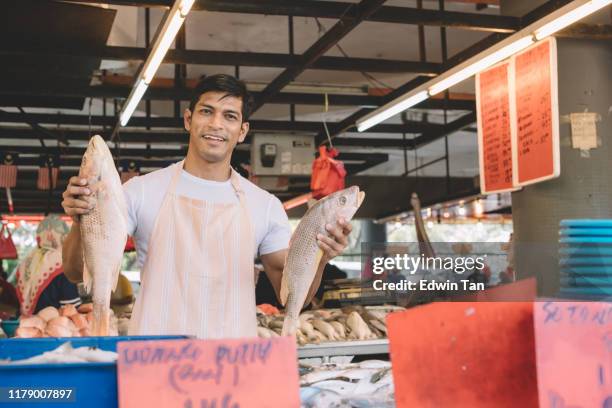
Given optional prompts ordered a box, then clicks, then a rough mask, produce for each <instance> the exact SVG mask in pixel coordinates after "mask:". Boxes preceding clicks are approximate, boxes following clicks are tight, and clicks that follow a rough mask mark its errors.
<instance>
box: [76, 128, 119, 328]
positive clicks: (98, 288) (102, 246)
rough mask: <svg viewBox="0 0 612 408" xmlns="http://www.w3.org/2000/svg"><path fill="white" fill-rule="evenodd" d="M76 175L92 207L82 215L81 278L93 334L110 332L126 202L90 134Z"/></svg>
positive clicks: (102, 147) (101, 145) (101, 146)
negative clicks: (90, 305) (88, 301)
mask: <svg viewBox="0 0 612 408" xmlns="http://www.w3.org/2000/svg"><path fill="white" fill-rule="evenodd" d="M79 176H80V177H83V178H86V179H87V180H88V185H89V188H90V189H91V191H92V196H93V197H94V199H95V206H94V208H93V209H92V210H91V211H90V212H89V213H88V214H84V215H82V216H81V241H82V247H83V260H84V262H83V264H84V271H83V281H84V283H85V287H86V289H87V291H88V292H91V293H92V302H93V321H92V334H93V335H94V336H107V335H108V334H109V324H110V323H109V320H110V299H111V292H112V291H113V290H114V289H115V287H116V286H117V281H118V279H119V272H120V268H121V260H122V258H123V250H124V248H125V242H126V241H127V205H126V203H125V197H124V195H123V189H122V187H121V180H120V178H119V174H118V173H117V169H116V168H115V163H114V161H113V157H112V155H111V153H110V150H109V149H108V146H107V145H106V142H105V141H104V139H102V138H101V137H100V136H97V135H96V136H93V137H92V138H91V140H90V141H89V144H88V146H87V150H86V151H85V154H84V155H83V160H82V163H81V168H80V170H79Z"/></svg>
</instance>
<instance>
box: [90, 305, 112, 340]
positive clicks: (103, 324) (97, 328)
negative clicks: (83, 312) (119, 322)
mask: <svg viewBox="0 0 612 408" xmlns="http://www.w3.org/2000/svg"><path fill="white" fill-rule="evenodd" d="M109 332H110V309H109V307H108V306H107V305H105V304H95V303H94V305H93V319H92V320H91V334H92V336H108V335H109Z"/></svg>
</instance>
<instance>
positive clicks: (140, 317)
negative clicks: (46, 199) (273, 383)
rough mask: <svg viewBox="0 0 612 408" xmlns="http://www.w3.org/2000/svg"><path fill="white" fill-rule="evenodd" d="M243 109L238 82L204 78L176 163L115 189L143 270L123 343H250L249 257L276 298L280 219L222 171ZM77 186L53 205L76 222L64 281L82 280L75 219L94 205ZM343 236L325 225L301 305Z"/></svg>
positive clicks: (244, 183)
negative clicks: (179, 339) (161, 337)
mask: <svg viewBox="0 0 612 408" xmlns="http://www.w3.org/2000/svg"><path fill="white" fill-rule="evenodd" d="M250 110H251V99H250V96H249V93H248V92H247V89H246V86H245V84H244V83H243V82H241V81H239V80H237V79H236V78H234V77H232V76H229V75H214V76H210V77H206V78H204V79H203V80H202V81H201V82H200V83H199V84H198V85H197V87H196V89H195V92H194V96H193V98H192V100H191V103H190V105H189V109H186V110H185V113H184V124H185V129H186V130H187V131H188V132H189V148H188V151H187V156H186V157H185V159H184V160H183V161H181V162H179V163H175V164H173V165H171V166H169V167H166V168H164V169H161V170H157V171H154V172H151V173H149V174H147V175H144V176H140V177H135V178H132V179H131V180H130V181H128V182H127V183H126V184H125V185H124V191H125V196H126V200H127V204H128V218H129V219H128V227H129V228H128V232H129V233H130V234H131V235H133V236H134V237H135V241H136V249H137V251H138V260H139V263H140V264H141V265H142V270H141V283H142V286H141V290H140V293H139V295H138V297H137V300H136V305H135V307H134V311H133V313H132V320H131V322H130V334H135V335H136V334H138V335H154V334H188V335H194V336H197V337H199V338H223V337H225V338H228V337H249V336H255V335H256V334H257V320H256V313H255V279H254V265H253V261H254V258H255V256H256V255H257V254H259V256H260V258H261V261H262V263H263V265H264V268H265V272H266V274H267V275H268V278H269V279H270V282H271V283H272V286H273V287H274V290H275V292H276V294H277V296H278V295H279V293H280V283H281V277H282V271H283V266H284V263H285V259H286V257H287V247H288V244H289V238H290V234H291V230H290V227H289V222H288V220H287V215H286V214H285V211H284V210H283V207H282V205H281V203H280V201H279V200H278V199H277V198H276V197H274V196H273V195H271V194H270V193H268V192H266V191H264V190H262V189H260V188H259V187H257V186H256V185H254V184H253V183H251V182H250V181H248V180H246V179H245V178H243V177H241V176H240V175H239V174H238V173H237V172H236V171H235V170H233V169H232V168H231V166H230V160H231V157H232V152H233V150H234V148H235V147H236V144H238V143H241V142H243V141H244V138H245V137H246V135H247V133H248V131H249V122H248V117H249V113H250ZM281 137H282V136H281ZM85 183H86V180H80V179H79V178H78V177H73V178H71V179H70V183H69V185H68V187H67V188H66V191H65V192H64V195H63V197H64V200H63V201H62V206H63V207H64V210H65V212H66V214H68V215H71V216H73V217H74V218H75V222H74V224H73V227H72V229H71V232H70V234H69V236H68V237H67V238H66V241H65V242H64V246H63V262H64V273H65V274H66V276H67V277H68V278H69V279H70V280H71V281H74V282H76V281H80V280H81V279H82V274H83V272H82V270H83V261H82V252H81V240H80V225H79V222H78V217H77V216H78V215H80V214H86V213H87V212H89V211H91V209H92V208H93V206H94V205H95V201H94V200H93V199H92V198H91V197H90V196H89V194H90V191H89V189H88V188H87V185H86V184H85ZM350 231H351V227H350V224H347V223H346V222H344V220H338V222H337V225H329V226H328V232H329V236H319V245H320V247H321V248H322V250H323V252H324V256H323V259H322V260H321V264H320V265H319V269H318V272H317V275H316V278H315V280H314V282H313V284H312V287H311V289H310V293H309V296H308V299H307V303H308V302H310V299H311V298H312V296H313V294H314V293H315V292H316V290H317V288H318V287H319V285H320V282H321V274H322V272H323V267H324V266H325V264H326V263H327V262H328V261H329V260H330V259H332V258H333V257H335V256H336V255H338V254H339V253H340V252H342V251H343V250H344V248H346V246H347V236H348V234H349V233H350ZM117 238H118V239H119V238H120V237H117Z"/></svg>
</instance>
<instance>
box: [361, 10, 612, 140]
mask: <svg viewBox="0 0 612 408" xmlns="http://www.w3.org/2000/svg"><path fill="white" fill-rule="evenodd" d="M611 3H612V0H574V1H572V2H570V3H569V4H567V5H565V6H563V7H561V8H559V9H558V10H556V11H554V12H552V13H550V14H549V15H547V16H545V17H543V18H541V19H540V20H538V21H536V22H535V23H533V24H530V25H529V26H527V27H525V28H523V29H522V30H520V31H518V32H516V33H514V34H513V35H511V36H510V37H508V38H506V39H505V40H502V41H501V42H499V43H498V44H496V45H493V46H492V47H490V48H488V49H486V50H484V51H482V52H480V53H479V54H477V55H475V56H473V57H472V58H470V59H468V60H467V61H465V62H464V63H462V64H460V65H458V66H457V67H455V68H453V69H451V70H449V71H447V72H445V73H443V74H441V75H439V76H437V77H435V78H432V79H431V80H429V81H428V82H426V83H425V84H423V85H421V86H420V87H418V88H416V89H415V90H412V91H410V92H408V93H406V94H405V95H403V96H400V97H399V98H396V99H395V100H393V101H391V102H389V103H387V104H385V105H384V106H381V107H380V108H378V109H376V110H375V111H373V112H371V113H370V114H369V115H367V116H365V117H364V118H362V119H360V120H358V121H357V130H359V131H360V132H363V131H365V130H367V129H369V128H371V127H372V126H375V125H377V124H379V123H381V122H383V121H384V120H387V119H389V118H390V117H392V116H395V115H397V114H398V113H400V112H403V111H405V110H406V109H409V108H411V107H412V106H414V105H416V104H417V103H419V102H422V101H424V100H425V99H427V98H428V97H429V96H433V95H436V94H438V93H440V92H442V91H444V90H446V89H448V88H450V87H451V86H453V85H456V84H458V83H460V82H461V81H463V80H465V79H467V78H470V77H471V76H472V75H475V74H477V73H478V72H480V71H482V70H483V69H486V68H488V67H490V66H492V65H494V64H496V63H497V62H500V61H502V60H504V59H506V58H508V57H510V56H512V55H513V54H515V53H517V52H519V51H521V50H523V49H525V48H527V47H529V46H530V45H531V44H532V43H533V42H534V41H536V40H541V39H543V38H545V37H547V36H549V35H551V34H553V33H555V32H557V31H558V30H561V29H563V28H565V27H567V26H568V25H570V24H572V23H574V22H576V21H578V20H580V19H582V18H584V17H586V16H588V15H589V14H592V13H594V12H596V11H597V10H600V9H601V8H603V7H605V6H607V5H609V4H611ZM424 90H426V91H424Z"/></svg>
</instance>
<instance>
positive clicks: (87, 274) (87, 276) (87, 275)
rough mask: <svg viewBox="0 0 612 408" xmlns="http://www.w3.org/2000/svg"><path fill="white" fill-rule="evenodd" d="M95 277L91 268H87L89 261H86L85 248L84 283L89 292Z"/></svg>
mask: <svg viewBox="0 0 612 408" xmlns="http://www.w3.org/2000/svg"><path fill="white" fill-rule="evenodd" d="M92 283H93V279H92V276H91V273H90V272H89V269H88V268H87V262H86V261H85V250H83V285H84V286H85V290H86V291H87V293H91V287H92Z"/></svg>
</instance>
